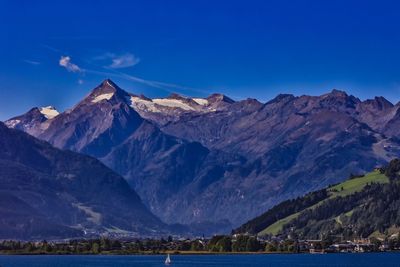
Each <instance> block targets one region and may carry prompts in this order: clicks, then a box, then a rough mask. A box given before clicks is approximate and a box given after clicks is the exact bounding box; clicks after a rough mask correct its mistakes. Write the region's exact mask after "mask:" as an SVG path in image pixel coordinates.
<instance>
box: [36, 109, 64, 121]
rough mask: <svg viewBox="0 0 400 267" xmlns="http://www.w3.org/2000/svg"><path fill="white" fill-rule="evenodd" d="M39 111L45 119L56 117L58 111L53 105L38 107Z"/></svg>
mask: <svg viewBox="0 0 400 267" xmlns="http://www.w3.org/2000/svg"><path fill="white" fill-rule="evenodd" d="M39 111H40V113H42V114H43V115H44V116H45V117H46V118H47V119H52V118H54V117H56V116H57V115H58V114H60V112H58V111H57V110H56V109H55V108H54V107H52V106H47V107H41V108H39Z"/></svg>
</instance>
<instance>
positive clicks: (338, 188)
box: [328, 171, 389, 198]
mask: <svg viewBox="0 0 400 267" xmlns="http://www.w3.org/2000/svg"><path fill="white" fill-rule="evenodd" d="M388 182H389V178H387V177H386V176H385V175H384V174H381V173H380V172H379V171H373V172H370V173H368V174H366V175H365V176H363V177H359V178H354V179H351V180H347V181H344V182H343V183H340V184H338V185H335V186H332V187H330V188H329V189H328V191H330V195H331V197H332V198H335V197H338V196H348V195H351V194H353V193H355V192H359V191H361V190H362V189H363V188H364V187H365V186H366V185H367V184H370V183H382V184H384V183H388Z"/></svg>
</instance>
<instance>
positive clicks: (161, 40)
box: [0, 0, 400, 120]
mask: <svg viewBox="0 0 400 267" xmlns="http://www.w3.org/2000/svg"><path fill="white" fill-rule="evenodd" d="M398 14H400V4H398V3H396V1H351V0H347V1H340V0H337V1H307V0H302V1H294V0H292V1H285V0H281V1H267V0H265V1H252V0H247V1H217V0H214V1H172V0H171V1H151V0H148V1H119V0H113V1H72V0H71V1H18V0H0V34H1V39H0V40H1V42H0V58H1V60H0V120H4V119H7V118H9V117H11V116H14V115H17V114H20V113H23V112H25V111H27V110H28V109H29V108H31V107H33V106H45V105H54V106H56V107H57V108H58V109H59V110H64V109H66V108H68V107H71V106H72V105H73V104H75V103H76V102H77V101H78V100H79V99H81V98H82V97H84V96H85V95H86V94H87V93H88V92H89V90H91V89H92V88H93V87H94V86H96V85H97V84H98V83H100V82H101V81H102V80H103V79H105V78H111V79H113V80H114V81H115V82H116V83H117V84H119V85H120V86H121V87H122V88H124V89H126V90H128V91H130V92H133V93H144V94H145V95H147V96H150V97H155V96H166V95H168V94H169V93H170V92H172V91H173V92H178V93H181V94H184V95H193V96H206V95H208V94H210V93H213V92H221V93H225V94H227V95H229V96H231V97H233V98H236V99H240V98H247V97H252V98H257V99H259V100H260V101H266V100H268V99H270V98H272V97H274V96H275V95H277V94H279V93H293V94H295V95H302V94H311V95H318V94H321V93H324V92H327V91H330V90H331V89H332V88H338V89H343V90H345V91H347V92H349V93H351V94H354V95H356V96H358V97H360V98H361V99H366V98H371V97H373V96H375V95H383V96H385V97H386V98H388V99H389V100H391V101H392V102H397V101H399V100H400V97H399V95H400V16H399V15H398Z"/></svg>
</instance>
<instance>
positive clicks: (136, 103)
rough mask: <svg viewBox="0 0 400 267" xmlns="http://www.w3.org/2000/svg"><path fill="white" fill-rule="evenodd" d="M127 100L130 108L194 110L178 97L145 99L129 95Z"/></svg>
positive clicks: (152, 110) (151, 110)
mask: <svg viewBox="0 0 400 267" xmlns="http://www.w3.org/2000/svg"><path fill="white" fill-rule="evenodd" d="M129 101H130V106H131V107H132V108H134V109H139V110H142V111H150V112H157V113H159V112H162V110H161V109H160V108H179V109H182V110H185V111H195V108H193V107H191V106H189V105H188V104H186V103H185V102H183V101H182V100H179V99H168V98H155V99H151V100H147V99H143V98H140V97H137V96H131V97H130V98H129Z"/></svg>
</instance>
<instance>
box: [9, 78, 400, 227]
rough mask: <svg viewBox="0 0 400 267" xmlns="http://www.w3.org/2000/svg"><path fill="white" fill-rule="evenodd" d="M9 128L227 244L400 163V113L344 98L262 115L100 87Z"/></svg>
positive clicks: (252, 105)
mask: <svg viewBox="0 0 400 267" xmlns="http://www.w3.org/2000/svg"><path fill="white" fill-rule="evenodd" d="M5 124H6V125H7V126H8V127H9V128H14V129H18V130H22V131H25V132H27V133H29V134H30V135H33V136H34V137H36V138H38V139H41V140H44V141H46V142H48V143H50V144H51V145H53V146H55V147H56V148H59V149H63V150H72V151H74V152H78V153H81V154H86V155H88V156H91V157H95V158H97V159H99V160H100V161H101V162H103V163H104V164H105V165H106V166H108V167H109V168H110V169H112V170H113V171H115V172H116V173H118V174H120V175H121V176H123V177H124V178H125V179H126V181H127V182H128V183H129V185H130V186H131V187H132V189H133V190H135V191H136V192H137V194H138V195H139V196H140V199H141V200H142V201H143V203H144V205H146V206H147V208H148V209H149V210H150V211H151V212H152V213H154V214H155V215H156V216H157V217H159V218H160V219H161V220H162V221H164V222H166V223H168V224H175V223H179V224H186V225H191V226H192V227H199V226H201V225H203V226H204V225H207V227H208V228H213V229H216V230H218V231H225V232H226V231H230V230H231V229H232V227H237V226H239V225H240V224H242V223H244V222H246V221H247V220H249V219H251V218H253V217H255V216H257V215H260V214H261V213H262V212H264V211H265V210H268V209H269V208H271V207H273V206H274V205H276V204H278V203H280V202H281V201H284V200H287V199H291V198H295V197H298V196H300V195H303V194H304V193H307V192H310V191H314V190H318V189H321V188H324V187H326V186H328V185H329V184H333V183H338V182H340V181H342V180H343V179H344V177H348V175H349V174H350V173H364V172H366V171H368V170H370V169H372V168H374V167H375V166H378V165H383V164H386V163H387V162H389V161H390V160H391V159H392V158H394V157H398V156H399V154H400V140H399V139H398V133H397V132H398V129H400V104H396V105H393V104H392V103H390V102H389V101H387V100H386V99H385V98H383V97H376V98H374V99H371V100H365V101H361V100H360V99H358V98H356V97H354V96H351V95H348V94H346V93H345V92H343V91H338V90H333V91H332V92H330V93H327V94H324V95H321V96H306V95H303V96H293V95H289V94H281V95H278V96H277V97H275V98H274V99H272V100H271V101H268V102H266V103H261V102H259V101H257V100H255V99H246V100H240V101H235V100H232V99H231V98H229V97H227V96H225V95H222V94H213V95H210V96H209V97H207V98H192V97H185V96H181V95H178V94H172V95H170V96H169V97H166V98H156V99H150V98H147V97H145V96H143V95H135V94H132V93H128V92H126V91H124V90H122V89H121V88H119V87H118V86H117V85H116V84H115V83H113V82H112V81H111V80H105V81H104V82H102V83H101V84H100V85H99V86H98V87H96V88H95V89H94V90H92V91H91V92H90V93H89V94H88V95H87V96H86V97H85V98H84V99H83V100H81V101H80V102H79V103H77V104H76V105H75V106H74V107H72V108H71V109H68V110H66V111H64V112H61V113H59V112H58V111H56V110H55V109H54V108H53V107H51V106H49V107H45V108H33V109H31V110H30V111H28V112H27V113H25V114H23V115H20V116H17V117H14V118H11V119H9V120H7V121H6V122H5ZM68 153H69V152H68ZM127 190H128V189H127ZM133 190H132V191H133ZM133 194H134V193H133Z"/></svg>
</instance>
